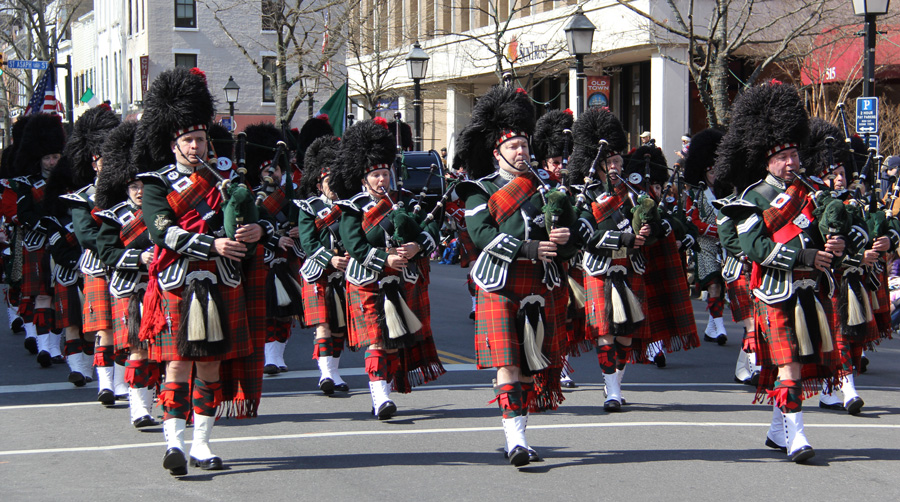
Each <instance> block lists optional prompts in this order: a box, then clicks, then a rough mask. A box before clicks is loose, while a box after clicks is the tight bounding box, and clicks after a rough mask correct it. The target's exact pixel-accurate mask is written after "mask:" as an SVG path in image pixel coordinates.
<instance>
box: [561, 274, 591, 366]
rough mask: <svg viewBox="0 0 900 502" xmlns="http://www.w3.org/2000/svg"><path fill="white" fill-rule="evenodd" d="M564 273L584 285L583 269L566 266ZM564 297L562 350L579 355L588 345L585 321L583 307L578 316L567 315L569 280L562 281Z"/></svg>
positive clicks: (569, 354)
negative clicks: (563, 339) (563, 345)
mask: <svg viewBox="0 0 900 502" xmlns="http://www.w3.org/2000/svg"><path fill="white" fill-rule="evenodd" d="M566 273H567V274H568V277H569V279H570V280H573V281H575V282H577V283H578V284H580V285H581V287H582V288H583V287H584V271H583V270H581V269H580V268H577V267H567V270H566ZM564 286H565V288H564V289H565V291H566V297H565V298H563V299H562V305H563V307H562V308H563V317H564V319H565V321H564V322H565V327H566V341H565V347H563V350H564V351H565V354H566V355H568V356H572V357H577V356H580V355H581V352H582V350H585V349H587V348H589V347H587V346H586V345H585V336H586V334H587V327H586V326H587V321H586V320H585V316H584V309H582V310H581V312H580V314H581V315H580V316H579V315H576V316H575V317H574V318H571V317H569V287H568V286H569V281H565V283H564Z"/></svg>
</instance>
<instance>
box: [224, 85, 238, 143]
mask: <svg viewBox="0 0 900 502" xmlns="http://www.w3.org/2000/svg"><path fill="white" fill-rule="evenodd" d="M222 89H223V90H224V91H225V101H227V102H228V116H229V117H230V118H231V130H232V131H234V130H235V123H234V104H235V103H237V100H238V95H239V94H240V92H241V86H239V85H238V84H237V82H235V81H234V78H233V77H231V76H229V77H228V82H226V83H225V87H223V88H222Z"/></svg>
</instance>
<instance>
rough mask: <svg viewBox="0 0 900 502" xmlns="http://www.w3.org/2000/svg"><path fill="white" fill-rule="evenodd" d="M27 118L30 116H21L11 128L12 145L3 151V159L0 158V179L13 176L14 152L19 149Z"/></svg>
mask: <svg viewBox="0 0 900 502" xmlns="http://www.w3.org/2000/svg"><path fill="white" fill-rule="evenodd" d="M29 117H31V115H22V116H21V117H19V120H16V122H15V123H14V124H13V126H12V144H11V145H9V146H8V147H6V148H4V149H3V157H2V158H0V178H11V177H12V176H13V174H12V173H13V164H15V162H16V151H17V150H18V149H19V143H21V142H22V135H23V134H24V133H25V124H26V123H27V122H28V118H29Z"/></svg>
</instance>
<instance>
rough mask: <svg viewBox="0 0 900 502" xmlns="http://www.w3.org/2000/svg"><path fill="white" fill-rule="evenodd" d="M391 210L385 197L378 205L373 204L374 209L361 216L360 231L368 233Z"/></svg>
mask: <svg viewBox="0 0 900 502" xmlns="http://www.w3.org/2000/svg"><path fill="white" fill-rule="evenodd" d="M391 209H392V205H391V203H390V202H388V200H387V197H385V198H383V199H381V200H379V201H378V204H375V207H373V208H372V209H369V210H368V211H366V213H365V214H364V215H363V222H362V229H363V233H366V234H367V233H369V230H372V229H373V228H375V227H376V226H377V225H378V224H379V223H381V220H383V219H384V217H385V216H387V215H388V214H390V212H391ZM316 228H318V221H317V222H316Z"/></svg>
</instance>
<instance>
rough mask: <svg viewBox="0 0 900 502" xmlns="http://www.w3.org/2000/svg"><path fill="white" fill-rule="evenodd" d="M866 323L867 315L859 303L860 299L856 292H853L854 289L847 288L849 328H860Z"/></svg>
mask: <svg viewBox="0 0 900 502" xmlns="http://www.w3.org/2000/svg"><path fill="white" fill-rule="evenodd" d="M865 322H866V314H865V312H864V308H863V306H862V304H861V302H860V301H859V297H858V296H857V295H856V291H853V287H852V286H851V287H848V288H847V325H848V326H858V325H860V324H865Z"/></svg>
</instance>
